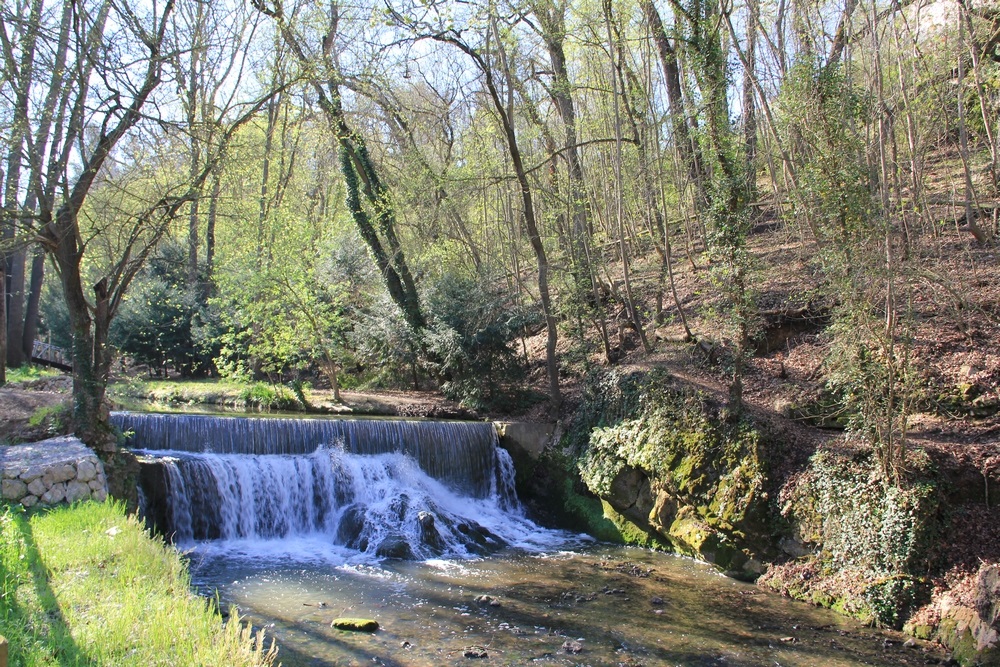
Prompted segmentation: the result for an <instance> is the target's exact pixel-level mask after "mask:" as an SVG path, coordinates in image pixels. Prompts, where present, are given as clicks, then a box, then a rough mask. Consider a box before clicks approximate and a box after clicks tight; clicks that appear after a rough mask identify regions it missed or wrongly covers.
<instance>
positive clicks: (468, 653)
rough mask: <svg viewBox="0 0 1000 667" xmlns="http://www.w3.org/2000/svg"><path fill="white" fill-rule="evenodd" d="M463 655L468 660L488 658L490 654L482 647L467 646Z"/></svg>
mask: <svg viewBox="0 0 1000 667" xmlns="http://www.w3.org/2000/svg"><path fill="white" fill-rule="evenodd" d="M462 655H464V656H465V657H466V658H488V657H490V654H489V653H488V652H487V651H486V649H485V648H483V647H482V646H466V647H465V648H464V649H462Z"/></svg>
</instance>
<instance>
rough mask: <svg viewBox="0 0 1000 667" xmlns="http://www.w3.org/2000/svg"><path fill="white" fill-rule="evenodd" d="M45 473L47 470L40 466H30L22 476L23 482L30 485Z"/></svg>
mask: <svg viewBox="0 0 1000 667" xmlns="http://www.w3.org/2000/svg"><path fill="white" fill-rule="evenodd" d="M44 472H45V469H44V468H43V467H42V466H40V465H32V466H28V467H27V468H25V469H24V471H23V472H21V474H20V478H21V481H22V482H25V483H30V482H31V481H32V480H34V479H38V478H39V477H41V476H42V474H43V473H44Z"/></svg>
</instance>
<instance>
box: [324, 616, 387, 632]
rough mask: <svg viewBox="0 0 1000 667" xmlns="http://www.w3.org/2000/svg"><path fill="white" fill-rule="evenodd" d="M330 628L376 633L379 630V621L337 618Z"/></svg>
mask: <svg viewBox="0 0 1000 667" xmlns="http://www.w3.org/2000/svg"><path fill="white" fill-rule="evenodd" d="M330 627H331V628H337V629H338V630H350V631H351V632H375V631H376V630H378V621H376V620H373V619H370V618H335V619H333V623H331V624H330Z"/></svg>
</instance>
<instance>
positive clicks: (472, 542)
mask: <svg viewBox="0 0 1000 667" xmlns="http://www.w3.org/2000/svg"><path fill="white" fill-rule="evenodd" d="M455 528H456V529H457V530H458V532H459V533H461V534H462V535H464V536H465V537H467V538H469V539H468V540H466V541H465V546H466V548H467V549H469V550H470V551H473V552H475V553H477V554H480V555H485V554H488V553H491V552H494V551H498V550H500V549H502V548H504V547H505V546H507V543H506V542H505V541H504V540H503V539H502V538H501V537H500V536H498V535H496V534H494V533H493V532H492V531H490V530H489V529H488V528H485V527H484V526H480V525H479V524H478V523H476V522H474V521H467V522H463V523H459V524H457V525H456V526H455Z"/></svg>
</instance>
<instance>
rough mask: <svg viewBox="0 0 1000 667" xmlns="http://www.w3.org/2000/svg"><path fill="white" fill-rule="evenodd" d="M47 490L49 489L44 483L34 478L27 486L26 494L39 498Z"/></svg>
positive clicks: (40, 479)
mask: <svg viewBox="0 0 1000 667" xmlns="http://www.w3.org/2000/svg"><path fill="white" fill-rule="evenodd" d="M48 490H49V487H47V486H45V483H44V482H42V478H41V477H36V478H35V479H33V480H31V483H30V484H28V492H29V493H31V494H32V495H34V496H41V495H42V494H43V493H45V492H46V491H48Z"/></svg>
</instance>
